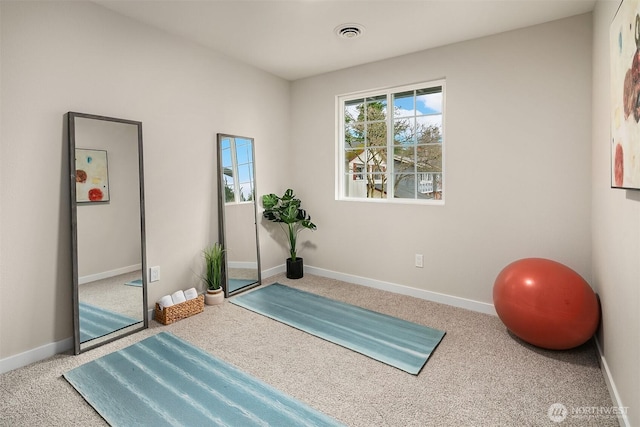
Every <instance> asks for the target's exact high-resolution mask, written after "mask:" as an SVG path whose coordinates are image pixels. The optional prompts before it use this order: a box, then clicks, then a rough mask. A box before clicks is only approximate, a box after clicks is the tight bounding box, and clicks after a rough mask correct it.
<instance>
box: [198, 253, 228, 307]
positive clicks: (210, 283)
mask: <svg viewBox="0 0 640 427" xmlns="http://www.w3.org/2000/svg"><path fill="white" fill-rule="evenodd" d="M202 254H203V255H204V261H205V272H204V275H202V280H203V281H204V283H205V287H206V291H207V293H206V294H205V296H204V302H205V304H207V305H216V304H221V303H222V302H223V301H224V293H223V292H222V262H223V255H224V248H223V247H222V245H221V244H220V243H218V242H216V243H214V244H213V245H211V246H209V247H207V248H205V249H204V250H203V251H202Z"/></svg>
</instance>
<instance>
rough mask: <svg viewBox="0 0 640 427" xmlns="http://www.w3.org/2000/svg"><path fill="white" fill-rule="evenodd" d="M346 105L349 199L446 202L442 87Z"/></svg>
mask: <svg viewBox="0 0 640 427" xmlns="http://www.w3.org/2000/svg"><path fill="white" fill-rule="evenodd" d="M342 105H343V107H342V111H343V115H342V117H343V120H344V128H343V132H344V135H343V136H344V138H343V141H342V143H341V144H342V147H343V151H342V153H343V154H342V156H343V163H342V164H343V165H344V166H343V167H344V175H343V180H344V185H343V187H342V194H343V195H344V196H346V197H354V198H380V199H390V198H401V199H421V200H422V199H442V178H443V176H442V172H443V170H442V161H443V158H442V157H443V156H442V154H443V150H442V145H443V138H442V134H443V132H442V123H443V84H442V83H440V84H436V85H433V86H430V85H428V84H425V87H422V88H418V89H414V90H404V91H398V92H395V91H389V92H387V93H385V94H379V95H373V96H365V97H361V98H356V99H351V100H349V99H345V100H344V101H343V104H342ZM388 105H391V106H393V110H392V111H391V112H390V113H389V112H388V111H387V110H388V109H387V106H388ZM390 150H391V151H390ZM387 153H392V154H393V155H392V157H388V154H387Z"/></svg>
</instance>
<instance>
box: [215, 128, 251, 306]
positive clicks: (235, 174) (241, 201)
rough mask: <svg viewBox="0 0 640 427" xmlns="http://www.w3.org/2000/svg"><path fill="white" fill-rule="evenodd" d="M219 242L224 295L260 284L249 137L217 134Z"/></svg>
mask: <svg viewBox="0 0 640 427" xmlns="http://www.w3.org/2000/svg"><path fill="white" fill-rule="evenodd" d="M218 177H219V185H220V188H219V192H218V215H219V241H220V243H221V244H222V245H223V247H224V249H225V252H224V255H225V274H224V278H223V283H224V292H225V296H227V297H229V296H230V295H234V294H237V293H239V292H242V291H244V290H247V289H250V288H252V287H254V286H257V285H259V284H260V248H259V246H258V229H257V222H256V210H257V207H256V204H255V200H256V197H255V195H256V180H255V159H254V148H253V138H245V137H240V136H235V135H225V134H218Z"/></svg>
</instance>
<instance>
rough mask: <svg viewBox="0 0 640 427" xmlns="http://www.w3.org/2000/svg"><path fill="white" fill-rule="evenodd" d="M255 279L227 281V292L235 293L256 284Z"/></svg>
mask: <svg viewBox="0 0 640 427" xmlns="http://www.w3.org/2000/svg"><path fill="white" fill-rule="evenodd" d="M257 281H258V280H257V279H231V278H230V279H229V292H233V291H237V290H238V289H242V288H244V287H245V286H249V285H252V284H254V283H256V282H257Z"/></svg>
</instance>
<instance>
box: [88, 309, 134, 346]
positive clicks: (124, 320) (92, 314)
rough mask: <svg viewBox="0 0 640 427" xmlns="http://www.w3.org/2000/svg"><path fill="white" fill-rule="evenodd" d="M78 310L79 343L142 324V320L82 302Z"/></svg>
mask: <svg viewBox="0 0 640 427" xmlns="http://www.w3.org/2000/svg"><path fill="white" fill-rule="evenodd" d="M78 308H79V309H80V310H79V312H80V342H86V341H90V340H92V339H95V338H100V337H103V336H105V335H109V334H110V333H112V332H115V331H119V330H120V329H123V328H126V327H127V326H131V325H135V324H136V323H139V322H142V319H140V320H136V319H133V318H131V317H129V316H125V315H123V314H120V313H116V312H114V311H111V310H107V309H105V308H101V307H97V306H95V305H91V304H87V303H84V302H81V303H80V304H78Z"/></svg>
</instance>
